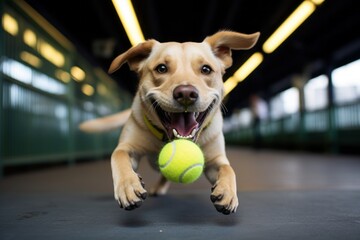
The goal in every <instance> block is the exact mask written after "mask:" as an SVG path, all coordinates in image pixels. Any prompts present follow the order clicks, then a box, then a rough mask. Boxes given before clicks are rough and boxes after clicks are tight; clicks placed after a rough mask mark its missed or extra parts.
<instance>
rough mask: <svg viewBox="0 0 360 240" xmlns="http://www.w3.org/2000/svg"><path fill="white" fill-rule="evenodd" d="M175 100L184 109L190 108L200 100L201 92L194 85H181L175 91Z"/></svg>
mask: <svg viewBox="0 0 360 240" xmlns="http://www.w3.org/2000/svg"><path fill="white" fill-rule="evenodd" d="M173 97H174V99H175V100H176V101H177V102H178V103H180V104H181V105H182V106H184V107H188V106H190V105H192V104H194V103H195V102H196V100H197V99H198V98H199V91H198V90H197V89H196V88H195V87H194V86H192V85H180V86H177V87H176V88H175V89H174V91H173Z"/></svg>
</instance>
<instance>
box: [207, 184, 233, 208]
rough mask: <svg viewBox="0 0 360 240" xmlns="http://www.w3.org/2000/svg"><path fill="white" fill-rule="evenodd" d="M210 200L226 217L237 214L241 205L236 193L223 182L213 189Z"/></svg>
mask: <svg viewBox="0 0 360 240" xmlns="http://www.w3.org/2000/svg"><path fill="white" fill-rule="evenodd" d="M210 199H211V201H212V202H213V203H214V206H215V208H216V210H217V211H218V212H221V213H223V214H225V215H228V214H230V213H235V212H236V209H237V207H238V205H239V201H238V197H237V195H236V191H235V190H234V189H232V188H231V187H230V186H228V185H226V184H223V183H221V182H218V183H216V184H215V185H214V186H213V187H212V188H211V196H210Z"/></svg>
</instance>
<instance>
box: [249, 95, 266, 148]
mask: <svg viewBox="0 0 360 240" xmlns="http://www.w3.org/2000/svg"><path fill="white" fill-rule="evenodd" d="M250 109H251V112H252V119H253V137H254V142H253V146H254V148H255V149H259V148H261V147H262V136H261V132H260V122H261V121H264V120H266V119H267V118H268V106H267V103H266V102H265V100H263V99H262V98H260V97H259V96H257V95H255V94H253V95H251V96H250Z"/></svg>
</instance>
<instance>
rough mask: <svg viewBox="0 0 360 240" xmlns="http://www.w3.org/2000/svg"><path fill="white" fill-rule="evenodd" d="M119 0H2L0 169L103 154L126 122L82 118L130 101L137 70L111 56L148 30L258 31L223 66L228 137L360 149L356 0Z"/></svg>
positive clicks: (192, 36) (237, 141)
mask: <svg viewBox="0 0 360 240" xmlns="http://www.w3.org/2000/svg"><path fill="white" fill-rule="evenodd" d="M116 2H117V1H115V0H114V1H111V0H106V1H105V0H101V1H100V0H88V1H77V0H72V1H70V0H62V1H47V0H14V1H10V0H3V1H1V2H0V12H1V27H0V29H1V30H0V93H1V98H0V134H1V136H0V176H5V175H6V173H7V172H8V171H10V170H11V171H12V170H14V169H17V168H23V167H32V166H38V165H40V164H54V163H69V164H74V163H76V162H78V161H80V160H84V159H86V160H89V159H100V158H104V157H108V156H109V155H110V154H111V152H112V150H113V149H114V147H115V146H116V143H117V140H118V136H119V133H120V131H121V129H119V130H118V131H114V132H110V133H104V134H94V135H91V134H85V133H82V132H81V131H79V130H78V124H79V123H81V122H82V121H85V120H88V119H93V118H96V117H100V116H105V115H108V114H111V113H115V112H118V111H121V110H124V109H126V108H128V107H129V106H130V104H131V101H132V98H133V95H134V93H135V90H136V86H137V83H138V82H137V78H136V75H135V74H134V73H132V72H130V70H129V69H128V67H127V66H125V67H123V68H121V69H120V70H119V71H118V72H116V73H114V74H113V75H109V74H107V69H108V67H109V65H110V63H111V61H112V60H113V59H114V58H115V57H116V56H117V55H119V54H120V53H122V52H124V51H126V50H127V49H128V48H130V47H131V46H133V45H135V44H137V43H139V42H141V41H144V39H150V38H154V39H156V40H158V41H161V42H166V41H180V42H183V41H195V42H200V41H202V40H203V39H204V38H205V37H206V36H208V35H211V34H213V33H215V32H217V31H218V30H221V29H230V30H234V31H239V32H243V33H253V32H258V31H260V32H261V36H260V39H259V42H258V43H257V44H256V46H255V47H254V48H253V49H251V50H248V51H236V52H235V51H234V52H233V58H234V64H233V66H232V67H231V68H230V69H228V70H227V72H226V74H225V75H224V82H225V91H226V96H225V99H224V103H223V104H224V107H223V114H224V118H225V124H224V132H225V138H226V143H227V144H228V145H233V146H235V147H239V148H240V147H251V148H254V149H259V150H260V149H278V150H286V151H289V150H291V151H309V152H310V151H315V152H317V153H321V154H323V153H326V154H328V153H331V154H351V155H355V156H359V154H360V30H359V29H360V15H359V11H358V9H357V8H356V7H354V5H355V1H354V0H342V1H337V0H325V1H324V0H293V1H288V0H278V1H265V0H222V1H217V0H206V1H205V0H196V1H194V0H183V1H163V0H147V1H141V0H132V1H130V0H119V1H118V2H119V4H120V5H116ZM126 4H130V5H126ZM121 10H125V12H124V13H121ZM130 13H134V15H131V14H130ZM121 14H123V15H121ZM119 15H120V16H121V17H120V18H119ZM126 17H130V19H125V18H126ZM126 24H135V25H130V26H127V25H126ZM136 29H138V30H137V33H136V32H135V35H134V36H133V35H131V34H132V33H130V30H136Z"/></svg>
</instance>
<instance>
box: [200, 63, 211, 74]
mask: <svg viewBox="0 0 360 240" xmlns="http://www.w3.org/2000/svg"><path fill="white" fill-rule="evenodd" d="M212 71H213V70H212V69H211V67H210V66H209V65H204V66H202V67H201V73H202V74H206V75H209V74H210V73H211V72H212Z"/></svg>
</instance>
